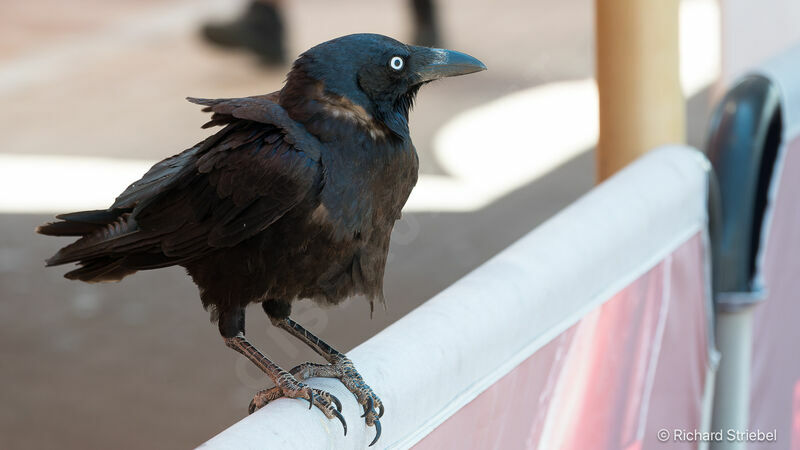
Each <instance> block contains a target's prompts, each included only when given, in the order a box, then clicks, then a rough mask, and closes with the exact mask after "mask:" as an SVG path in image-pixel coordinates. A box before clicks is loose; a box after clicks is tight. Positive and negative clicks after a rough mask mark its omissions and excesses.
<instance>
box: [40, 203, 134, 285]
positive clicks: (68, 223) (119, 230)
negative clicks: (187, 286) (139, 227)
mask: <svg viewBox="0 0 800 450" xmlns="http://www.w3.org/2000/svg"><path fill="white" fill-rule="evenodd" d="M127 216H128V214H127V211H122V210H95V211H81V212H75V213H70V214H61V215H58V216H56V218H57V219H60V221H58V222H52V223H48V224H45V225H41V226H39V227H37V228H36V232H37V233H40V234H45V235H48V236H80V239H78V240H77V241H75V242H73V243H72V244H70V245H68V246H66V247H64V248H62V249H61V250H59V251H58V252H57V253H56V254H55V255H53V256H52V257H51V258H49V259H47V266H57V265H60V264H66V263H70V262H78V263H79V264H80V266H81V267H79V268H78V269H75V270H73V271H71V272H68V273H67V274H66V275H64V276H65V277H67V278H69V279H71V280H81V281H88V282H101V281H119V280H121V279H122V278H124V277H126V276H127V275H130V274H132V273H134V272H136V270H137V269H135V268H131V267H129V266H127V265H126V264H124V262H125V261H124V260H125V257H124V256H121V255H114V254H113V253H112V252H110V251H109V246H108V245H104V243H107V242H109V241H110V240H113V239H114V238H115V237H118V236H122V235H125V234H127V233H129V232H131V231H133V229H132V228H135V224H130V223H129V222H128V221H127V220H126V219H127Z"/></svg>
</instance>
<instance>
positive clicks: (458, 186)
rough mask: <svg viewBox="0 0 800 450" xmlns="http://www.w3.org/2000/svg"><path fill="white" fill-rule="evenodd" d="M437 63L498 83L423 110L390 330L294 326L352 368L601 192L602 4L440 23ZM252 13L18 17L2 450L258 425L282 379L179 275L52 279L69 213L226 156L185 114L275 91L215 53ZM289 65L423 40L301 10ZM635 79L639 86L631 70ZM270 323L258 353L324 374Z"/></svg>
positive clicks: (3, 192) (178, 436)
mask: <svg viewBox="0 0 800 450" xmlns="http://www.w3.org/2000/svg"><path fill="white" fill-rule="evenodd" d="M435 6H436V19H437V23H438V38H437V44H438V45H439V46H442V47H446V48H450V49H455V50H459V51H463V52H467V53H469V54H471V55H473V56H475V57H477V58H479V59H481V60H482V61H483V62H484V63H485V64H486V65H487V66H488V67H489V70H488V71H486V72H483V73H481V74H478V75H474V76H469V77H462V78H455V79H449V80H447V81H446V82H442V83H435V84H433V85H431V86H427V87H426V88H424V89H423V90H422V91H421V93H420V95H419V97H418V101H417V106H416V107H415V109H414V111H413V112H412V116H411V131H412V136H413V138H414V143H415V144H416V146H417V149H418V151H419V154H420V160H421V174H422V176H421V180H420V184H419V186H418V188H417V189H416V190H415V192H414V194H413V196H412V198H411V200H410V201H409V205H408V207H407V210H406V213H405V214H404V216H403V220H402V221H400V222H398V224H397V226H396V228H395V233H394V237H393V241H392V248H391V254H390V260H389V264H388V267H387V271H386V283H385V286H386V287H385V292H386V298H387V302H388V310H387V311H383V310H381V309H378V310H376V312H375V315H374V317H373V318H372V319H370V313H369V306H368V305H367V303H366V302H365V301H363V300H362V299H352V300H351V301H349V302H348V303H346V304H345V305H344V306H342V307H339V308H337V309H330V310H321V309H318V308H316V307H313V306H311V305H310V304H308V303H305V302H304V303H301V304H299V305H297V306H296V307H295V312H294V318H295V320H297V321H298V322H300V323H302V324H304V325H306V326H308V328H309V329H311V330H312V331H313V332H315V333H317V334H319V335H320V336H321V337H323V338H324V339H325V340H326V341H328V342H329V343H331V344H332V345H334V346H335V347H337V348H339V349H341V350H345V351H346V350H349V349H351V348H353V347H354V346H356V345H358V344H359V343H361V342H363V341H364V340H366V339H367V338H369V337H370V336H372V335H374V334H375V333H377V332H378V331H380V330H381V329H383V328H385V327H386V326H388V325H389V324H391V323H392V322H394V321H395V320H397V319H398V318H400V317H402V316H403V315H405V314H406V313H407V312H408V311H410V310H412V309H413V308H415V307H416V306H418V305H419V304H420V303H422V302H423V301H425V300H427V299H428V298H430V297H432V296H433V295H435V294H436V293H437V292H439V291H441V290H442V289H443V288H445V287H446V286H448V285H449V284H451V283H453V282H454V281H456V280H457V279H458V278H459V277H461V276H463V275H464V274H466V273H467V272H468V271H470V270H471V269H473V268H475V267H476V266H478V265H479V264H481V263H482V262H483V261H485V260H487V259H488V258H490V257H491V256H492V255H494V254H496V253H497V252H498V251H500V250H502V249H503V248H504V247H506V246H508V245H509V244H511V243H512V242H514V241H515V240H516V239H518V238H519V237H521V236H522V235H523V234H525V233H526V232H527V231H529V230H531V229H532V228H534V227H535V226H536V225H537V224H539V223H541V222H542V221H544V220H545V219H547V218H548V217H550V216H551V215H553V214H554V213H555V212H557V211H558V210H560V209H561V208H563V207H564V206H566V205H567V204H569V203H570V202H572V201H573V200H575V199H576V198H578V197H579V196H580V195H581V194H583V193H584V192H585V191H587V190H589V189H590V188H591V187H592V185H593V184H594V182H595V169H594V162H593V157H592V150H593V147H594V145H595V143H596V141H597V128H598V123H597V93H596V87H595V84H594V81H593V70H594V69H593V68H594V59H593V58H594V57H593V52H594V50H593V49H594V16H593V14H594V13H593V11H594V5H593V2H592V1H590V0H561V1H545V0H527V1H522V0H502V1H495V2H481V1H477V0H459V1H456V0H446V1H438V2H436V3H435ZM246 8H247V3H246V2H244V1H219V0H217V1H212V0H191V1H190V0H137V1H134V0H113V1H109V0H103V1H101V0H73V1H70V2H63V1H56V0H38V1H35V2H33V1H28V0H4V2H3V5H2V11H3V13H2V14H0V105H2V107H0V352H2V355H3V361H2V363H0V448H4V449H6V448H14V449H28V448H30V449H33V448H52V447H56V446H58V447H59V448H65V449H72V448H75V449H78V448H81V449H83V448H131V449H133V448H151V447H153V446H154V443H155V445H156V446H158V447H159V448H185V447H189V446H195V445H198V444H200V443H202V442H203V441H205V440H206V439H208V438H209V437H211V436H213V435H215V434H216V433H218V432H219V431H221V430H223V429H224V428H226V427H227V426H229V425H230V424H232V423H234V422H235V421H237V420H239V419H240V418H241V417H243V416H244V415H245V414H246V412H247V404H248V402H249V401H250V399H251V398H252V395H253V394H254V392H255V391H256V390H258V389H262V388H264V387H266V386H267V385H268V381H267V379H266V378H265V377H264V376H263V375H262V374H260V373H259V372H258V371H257V369H256V368H255V367H253V366H252V365H251V364H249V363H248V362H247V361H246V360H245V359H244V358H242V357H240V356H238V355H237V354H235V353H234V352H232V351H230V350H229V349H227V348H226V347H225V346H224V344H223V342H222V340H221V338H220V336H219V334H218V332H217V329H216V326H213V325H211V324H209V318H208V314H207V313H206V312H205V311H204V310H203V309H202V307H201V305H200V301H199V298H198V295H197V291H196V288H195V286H194V285H193V284H192V283H191V281H190V280H189V279H188V278H187V277H186V276H185V274H184V273H183V271H182V269H180V268H170V269H164V270H158V271H152V272H140V273H139V274H137V275H135V276H133V277H130V278H128V279H126V280H125V281H124V282H122V283H120V284H107V285H87V284H83V283H77V282H71V281H67V280H65V279H63V278H62V275H63V274H64V273H65V272H66V271H67V270H69V268H67V267H58V268H52V269H47V270H45V268H44V263H43V261H44V259H45V258H47V257H49V256H50V255H52V254H53V253H54V252H55V251H56V250H57V249H58V248H59V247H60V246H61V245H63V244H66V243H67V242H69V241H68V240H65V241H61V242H59V241H58V240H56V239H54V238H47V237H44V236H39V235H36V234H34V228H35V227H36V225H38V224H41V223H43V222H45V221H48V220H51V219H52V216H53V215H54V214H56V213H59V212H68V211H74V210H80V209H93V208H105V207H107V206H108V205H109V204H110V203H111V202H112V201H113V199H114V197H115V196H116V195H117V194H118V193H119V192H121V190H122V189H124V187H125V186H127V185H128V184H129V183H130V182H132V181H134V180H135V179H137V178H138V177H139V176H141V174H143V173H144V172H145V171H146V169H147V168H148V167H149V166H150V165H151V164H152V163H154V162H155V161H157V160H160V159H162V158H164V157H167V156H170V155H172V154H175V153H178V152H180V151H182V150H183V149H185V148H188V147H190V146H191V145H193V144H194V143H195V142H198V141H200V140H201V139H203V138H204V137H205V136H207V135H209V134H210V132H211V131H210V130H201V129H200V125H202V124H203V123H204V122H205V120H206V119H207V116H206V115H205V114H204V113H201V112H200V110H199V108H198V107H197V106H195V105H191V104H189V103H188V102H186V101H185V100H184V98H185V97H186V96H197V97H207V98H216V97H238V96H248V95H255V94H261V93H268V92H272V91H275V90H278V89H279V88H280V87H281V86H282V83H283V80H284V77H285V74H286V72H287V70H288V62H287V63H283V64H280V63H278V64H272V65H264V64H262V62H261V61H260V60H259V58H258V57H256V56H255V55H253V54H252V53H249V52H247V51H243V50H238V51H231V50H227V49H224V48H220V47H219V46H213V45H210V44H209V43H208V42H207V41H205V40H204V39H203V37H202V33H201V29H202V27H203V24H205V23H207V22H209V21H212V22H213V21H223V22H224V21H225V20H229V19H230V20H235V18H236V17H237V16H239V15H240V14H241V13H242V11H243V10H245V9H246ZM281 8H282V12H283V23H284V26H285V31H286V34H285V38H286V40H285V50H286V55H287V58H288V60H289V62H290V61H291V60H292V59H294V58H295V57H296V56H297V55H298V54H299V53H300V52H302V51H303V50H306V49H308V48H309V47H311V46H313V45H315V44H317V43H319V42H322V41H325V40H328V39H331V38H333V37H337V36H340V35H344V34H349V33H354V32H376V33H381V34H386V35H389V36H392V37H395V38H397V39H399V40H402V41H413V40H414V39H415V36H416V35H417V29H416V28H415V26H414V18H413V14H412V8H410V7H409V2H407V1H402V0H386V1H382V2H373V1H368V0H347V1H341V2H329V1H323V0H296V1H288V0H287V1H283V2H282V4H281ZM680 19H681V22H680V24H681V31H680V33H681V61H682V66H681V81H682V86H683V91H684V94H685V95H686V96H687V100H688V106H687V127H688V130H687V134H688V142H689V144H691V145H695V146H702V144H703V133H704V131H703V130H705V129H706V117H707V116H708V110H709V108H710V105H711V102H710V97H711V96H712V94H711V92H713V91H714V90H713V89H712V87H711V86H712V85H713V83H714V82H715V81H716V80H718V79H719V75H720V67H721V63H720V43H719V35H720V13H719V8H718V6H717V4H716V2H715V1H712V0H684V1H683V2H682V5H681V15H680ZM620 70H624V68H620ZM271 328H272V327H271V325H270V324H269V322H268V320H267V318H266V317H265V315H264V314H263V313H262V312H261V311H260V308H253V309H252V310H251V312H250V315H249V317H248V323H247V330H248V336H249V337H251V340H252V341H253V342H254V343H255V344H256V345H258V346H259V347H260V348H262V349H263V350H264V351H265V353H267V354H268V355H270V356H271V357H273V358H274V359H275V360H276V362H278V363H279V364H281V365H282V366H284V367H286V368H290V367H293V366H294V365H295V364H298V363H300V362H303V361H306V360H309V359H310V360H313V361H317V357H316V355H314V354H312V353H311V352H310V350H308V349H307V348H306V347H305V346H303V345H302V344H301V343H300V342H299V341H297V340H294V339H291V338H289V336H288V335H287V334H286V333H283V332H280V331H275V330H273V329H271Z"/></svg>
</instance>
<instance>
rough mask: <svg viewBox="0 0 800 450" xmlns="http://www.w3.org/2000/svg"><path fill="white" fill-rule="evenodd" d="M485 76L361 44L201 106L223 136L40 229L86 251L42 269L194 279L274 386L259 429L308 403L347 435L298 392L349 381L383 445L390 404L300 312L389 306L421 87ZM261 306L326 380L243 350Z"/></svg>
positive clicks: (317, 51)
mask: <svg viewBox="0 0 800 450" xmlns="http://www.w3.org/2000/svg"><path fill="white" fill-rule="evenodd" d="M485 69H486V67H485V66H484V65H483V63H481V62H480V61H478V60H477V59H475V58H473V57H471V56H469V55H466V54H463V53H459V52H455V51H450V50H442V49H433V48H427V47H418V46H412V45H405V44H403V43H400V42H398V41H396V40H394V39H391V38H388V37H385V36H381V35H375V34H354V35H349V36H344V37H341V38H338V39H334V40H331V41H328V42H325V43H322V44H320V45H317V46H316V47H313V48H312V49H310V50H308V51H307V52H305V53H304V54H302V55H301V56H300V57H299V58H298V59H297V60H296V61H295V63H294V65H293V67H292V69H291V71H290V72H289V74H288V77H287V80H286V83H285V85H284V86H283V88H282V89H281V90H280V91H277V92H273V93H271V94H267V95H259V96H254V97H245V98H233V99H217V100H205V99H195V98H190V99H189V100H190V101H192V102H194V103H197V104H200V105H203V106H205V109H204V111H207V112H211V113H212V116H211V120H210V121H209V122H208V123H206V124H205V126H204V127H210V126H216V125H219V126H222V127H223V128H222V129H221V130H220V131H218V132H217V133H216V134H214V135H212V136H210V137H208V138H207V139H205V140H204V141H202V142H200V143H199V144H197V145H195V146H194V147H192V148H190V149H188V150H186V151H184V152H182V153H180V154H178V155H175V156H172V157H170V158H167V159H165V160H163V161H161V162H159V163H158V164H156V165H154V166H153V167H152V168H151V169H150V170H149V171H148V172H147V173H146V174H145V175H144V176H143V177H142V179H140V180H138V181H136V182H134V183H133V184H131V185H130V186H129V187H128V188H127V189H126V190H125V191H124V192H123V193H122V194H121V195H120V196H119V197H117V199H116V201H115V202H114V204H113V205H112V206H111V207H110V208H108V209H106V210H96V211H83V212H76V213H71V214H64V215H60V216H57V218H58V219H60V221H57V222H55V223H49V224H46V225H42V226H40V227H39V228H38V229H37V231H38V232H39V233H42V234H46V235H52V236H79V237H80V238H79V239H78V240H77V241H76V242H74V243H72V244H70V245H68V246H66V247H64V248H63V249H61V250H60V251H59V252H58V253H56V254H55V255H54V256H53V257H52V258H50V259H49V260H48V261H47V264H48V265H49V266H53V265H59V264H66V263H71V262H77V263H78V264H79V265H80V267H79V268H77V269H76V270H73V271H71V272H69V273H67V274H66V277H67V278H69V279H74V280H82V281H87V282H102V281H118V280H121V279H122V278H124V277H126V276H127V275H130V274H132V273H134V272H136V271H138V270H147V269H157V268H161V267H167V266H173V265H180V266H183V267H185V268H186V270H187V272H188V273H189V275H190V276H191V277H192V279H193V280H194V282H195V283H196V284H197V285H198V287H199V290H200V298H201V300H202V303H203V305H204V307H205V308H207V309H210V310H211V315H212V320H214V321H217V323H218V325H219V331H220V333H221V334H222V337H223V339H224V341H225V343H226V345H227V346H228V347H230V348H232V349H234V350H236V351H238V352H239V353H241V354H242V355H244V356H245V357H247V358H248V359H249V360H250V361H252V362H253V363H254V364H255V365H256V366H258V367H259V368H260V369H261V370H262V371H264V373H266V374H267V376H268V377H269V378H270V379H271V380H272V381H273V382H274V383H275V386H274V387H272V388H270V389H265V390H262V391H260V392H258V393H256V394H255V396H254V398H253V400H252V401H251V403H250V407H249V411H250V412H251V413H252V412H253V411H255V410H257V409H259V408H261V407H263V406H264V405H266V404H267V403H269V402H270V401H272V400H275V399H277V398H281V397H287V398H298V399H305V400H307V401H308V402H309V404H310V405H309V407H311V406H312V405H314V406H316V407H318V408H319V409H320V410H322V412H323V413H324V414H325V415H326V416H327V417H328V418H334V417H335V418H338V419H339V420H340V421H341V422H342V425H343V426H344V431H345V433H346V432H347V425H346V423H345V421H344V418H343V417H342V415H341V413H340V411H341V403H340V402H339V400H338V399H336V398H335V397H334V396H332V395H331V394H329V393H327V392H325V391H322V390H318V389H312V388H310V387H309V386H307V385H306V384H304V383H303V380H305V379H306V378H309V377H333V378H338V379H339V380H341V381H342V383H343V384H344V385H345V386H346V387H347V389H348V390H349V391H350V392H352V393H353V395H354V396H355V397H356V398H357V400H358V403H359V404H360V405H361V406H362V407H363V408H364V416H363V417H364V418H365V421H366V423H367V425H370V426H375V427H376V436H375V439H374V440H373V442H372V443H373V444H374V443H375V442H376V441H377V439H378V438H379V437H380V434H381V428H380V421H379V419H380V417H381V416H382V414H383V411H384V405H383V403H382V402H381V400H380V399H379V398H378V396H377V395H375V393H374V392H373V391H372V389H371V388H370V387H369V386H368V385H367V384H366V383H365V382H364V380H363V379H362V377H361V375H359V373H358V372H357V371H356V369H355V367H354V366H353V363H352V362H351V361H350V359H348V358H347V357H346V356H345V355H344V354H342V353H340V352H338V351H336V350H335V349H333V348H332V347H331V346H329V345H328V344H326V343H325V342H323V341H322V340H320V339H319V338H318V337H316V336H314V335H313V334H311V333H310V332H308V331H307V330H306V329H305V328H303V327H302V326H301V325H300V324H298V323H296V322H294V321H293V320H292V319H290V318H289V315H290V313H291V308H292V302H294V301H295V300H298V299H303V298H309V299H313V300H314V301H316V302H317V303H318V304H321V305H333V304H337V303H340V302H341V301H343V300H344V299H346V298H348V297H350V296H354V295H364V296H366V297H367V298H368V299H369V300H370V305H371V307H372V306H373V305H374V302H376V301H378V302H383V301H384V299H383V275H384V269H385V265H386V257H387V252H388V249H389V239H390V234H391V231H392V227H393V224H394V222H395V221H396V220H397V219H399V218H400V214H401V209H402V208H403V205H404V204H405V202H406V200H407V199H408V196H409V194H410V193H411V190H412V188H413V187H414V185H415V183H416V181H417V171H418V158H417V153H416V150H415V148H414V145H413V144H412V142H411V137H410V134H409V128H408V115H409V110H410V109H411V106H412V104H413V102H414V98H415V96H416V94H417V92H418V90H419V89H420V87H421V86H422V85H423V84H426V83H428V82H431V81H433V80H436V79H440V78H444V77H450V76H456V75H464V74H469V73H473V72H478V71H481V70H485ZM251 303H261V306H262V308H263V309H264V311H265V312H266V314H267V316H268V317H269V319H270V320H271V322H272V323H273V325H275V326H277V327H279V328H282V329H284V330H286V331H287V332H288V333H290V334H292V335H294V336H295V337H297V338H298V339H300V340H301V341H303V342H304V343H306V344H307V345H308V346H310V347H311V348H312V349H313V350H315V351H316V352H317V353H319V354H320V355H321V356H322V357H323V358H325V360H326V361H327V362H328V364H314V363H305V364H301V365H299V366H297V367H295V368H294V369H292V370H290V371H288V372H287V371H285V370H284V369H282V368H280V367H278V366H277V365H276V364H275V363H273V362H272V361H271V360H270V359H269V358H267V357H266V356H265V355H264V354H263V353H261V352H260V351H259V350H258V349H256V348H255V347H254V346H253V345H252V344H250V342H248V340H247V339H246V338H245V329H244V328H245V327H244V323H245V320H244V318H245V308H246V307H247V306H248V305H249V304H251Z"/></svg>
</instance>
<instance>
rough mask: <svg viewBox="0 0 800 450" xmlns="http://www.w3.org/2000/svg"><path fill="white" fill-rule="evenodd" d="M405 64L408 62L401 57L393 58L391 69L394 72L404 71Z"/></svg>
mask: <svg viewBox="0 0 800 450" xmlns="http://www.w3.org/2000/svg"><path fill="white" fill-rule="evenodd" d="M405 64H406V62H405V61H403V58H401V57H399V56H393V57H392V59H391V61H389V67H391V68H392V69H394V70H400V69H402V68H403V66H404V65H405Z"/></svg>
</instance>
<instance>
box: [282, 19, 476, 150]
mask: <svg viewBox="0 0 800 450" xmlns="http://www.w3.org/2000/svg"><path fill="white" fill-rule="evenodd" d="M481 70H486V66H485V65H484V64H483V63H482V62H480V61H478V60H477V59H475V58H473V57H471V56H469V55H466V54H464V53H460V52H456V51H452V50H444V49H436V48H428V47H418V46H413V45H406V44H403V43H402V42H398V41H396V40H394V39H392V38H389V37H386V36H382V35H379V34H351V35H348V36H343V37H340V38H337V39H333V40H330V41H327V42H324V43H322V44H319V45H317V46H315V47H313V48H311V49H310V50H308V51H306V52H305V53H303V54H302V55H300V57H299V58H298V59H297V61H295V63H294V66H293V67H292V71H291V72H290V73H289V76H288V78H287V82H286V88H284V92H288V93H289V95H293V96H295V97H297V96H298V94H299V93H301V92H302V95H303V96H306V97H309V96H310V97H313V98H314V100H315V101H316V102H318V103H320V104H323V105H324V106H325V108H327V110H328V112H329V113H330V114H332V115H334V116H341V117H345V118H351V119H353V120H355V121H361V122H363V123H364V124H365V125H367V126H369V123H368V122H369V121H370V120H372V121H375V120H377V121H378V123H381V124H383V125H385V127H386V128H388V129H389V130H390V131H391V132H392V133H394V134H395V135H398V136H400V137H402V136H405V135H407V134H408V112H409V109H410V108H411V106H412V104H413V102H414V97H415V96H416V94H417V91H418V90H419V88H420V86H422V85H423V84H425V83H428V82H430V81H433V80H436V79H439V78H444V77H451V76H456V75H465V74H468V73H473V72H478V71H481ZM281 103H284V95H283V94H282V95H281Z"/></svg>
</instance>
